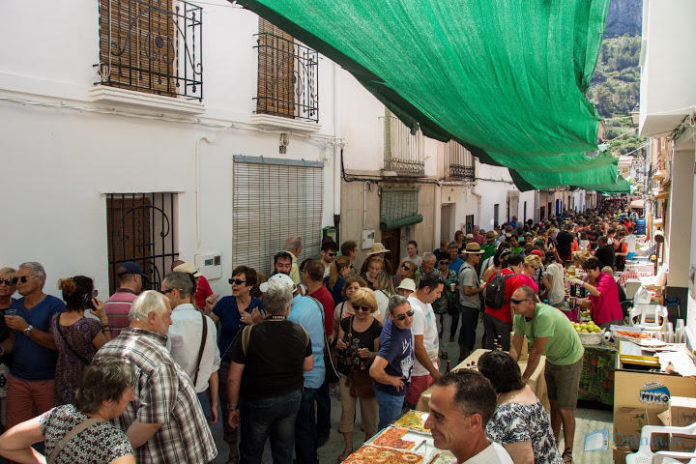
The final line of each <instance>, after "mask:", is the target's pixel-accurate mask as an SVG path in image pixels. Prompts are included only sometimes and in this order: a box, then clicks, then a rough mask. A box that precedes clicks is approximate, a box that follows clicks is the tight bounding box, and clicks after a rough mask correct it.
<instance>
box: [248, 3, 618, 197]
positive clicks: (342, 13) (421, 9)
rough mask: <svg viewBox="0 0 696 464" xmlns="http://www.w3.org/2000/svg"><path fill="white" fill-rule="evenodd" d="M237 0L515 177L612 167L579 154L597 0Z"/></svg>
mask: <svg viewBox="0 0 696 464" xmlns="http://www.w3.org/2000/svg"><path fill="white" fill-rule="evenodd" d="M238 3H240V4H242V5H244V6H246V7H247V8H249V9H251V10H253V11H254V12H256V13H257V14H259V15H260V16H262V17H264V18H266V19H267V20H269V21H270V22H272V23H274V24H276V25H277V26H279V27H280V28H282V29H283V30H285V31H286V32H287V33H289V34H291V35H293V36H294V37H296V38H297V39H299V40H301V41H302V42H304V43H306V44H307V45H309V46H311V47H314V48H315V49H317V50H318V51H319V52H321V53H322V54H324V55H326V56H327V57H329V58H331V59H332V60H333V61H335V62H337V63H338V64H340V65H341V66H343V67H344V68H345V69H346V70H348V71H349V72H350V73H351V74H353V75H354V76H355V77H356V78H357V79H358V81H359V82H360V83H361V84H362V85H363V86H365V88H366V89H367V90H368V91H370V92H371V93H372V94H373V95H374V96H375V97H377V98H378V99H379V100H380V101H381V102H382V103H384V104H385V105H386V106H387V107H388V108H389V109H390V110H391V111H392V112H393V113H394V114H395V115H396V116H397V117H399V119H401V121H403V122H404V123H405V124H406V125H408V126H410V127H411V128H412V129H414V130H415V129H417V128H420V129H421V130H422V131H423V133H424V135H426V136H429V137H432V138H435V139H438V140H443V141H446V140H449V139H452V138H454V139H455V140H457V141H458V142H460V143H461V144H462V145H464V146H466V147H467V148H468V149H469V150H470V151H471V152H472V153H473V154H474V155H475V156H477V157H478V158H479V159H480V160H481V161H482V162H484V163H488V164H494V165H499V166H506V167H509V168H511V169H514V170H515V171H517V172H518V173H519V175H516V176H513V178H514V179H515V182H518V181H519V182H522V179H524V182H525V187H528V186H532V188H549V187H552V186H562V185H571V184H568V183H566V182H565V181H566V180H567V179H573V180H574V183H573V184H572V185H575V186H578V187H582V188H591V186H592V185H598V183H597V179H596V176H600V177H602V179H604V180H607V179H609V178H611V176H612V174H615V173H616V170H615V167H614V168H613V169H612V164H613V163H612V160H611V158H612V157H611V155H610V154H602V155H600V156H596V157H588V156H586V155H585V154H584V153H585V152H593V151H595V150H597V133H598V128H599V122H600V117H599V116H598V114H597V112H596V110H595V108H594V106H593V105H592V104H591V103H590V102H588V101H587V99H586V97H585V93H586V91H587V89H588V86H589V81H590V78H591V76H592V73H593V72H594V68H595V65H596V63H597V59H598V56H599V51H600V46H601V42H602V35H603V32H604V25H605V19H606V13H607V8H608V4H609V0H563V1H549V0H524V1H523V0H496V1H494V2H492V1H490V0H379V1H375V0H350V1H348V0H239V1H238ZM532 173H533V175H532ZM584 173H586V174H587V179H586V181H585V180H583V174H584ZM566 174H567V175H566ZM616 179H617V177H616V176H615V175H614V182H615V181H616ZM559 182H560V183H559ZM554 184H555V185H554ZM518 185H519V184H518ZM602 185H605V186H611V185H613V184H611V182H609V183H608V184H604V183H602Z"/></svg>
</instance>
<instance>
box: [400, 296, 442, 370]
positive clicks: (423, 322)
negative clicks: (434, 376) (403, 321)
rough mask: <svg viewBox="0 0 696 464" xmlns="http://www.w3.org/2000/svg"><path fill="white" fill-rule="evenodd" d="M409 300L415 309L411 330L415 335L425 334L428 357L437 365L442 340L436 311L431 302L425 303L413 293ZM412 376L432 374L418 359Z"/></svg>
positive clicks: (424, 343) (424, 342)
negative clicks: (438, 330)
mask: <svg viewBox="0 0 696 464" xmlns="http://www.w3.org/2000/svg"><path fill="white" fill-rule="evenodd" d="M408 302H409V303H411V308H412V309H413V326H412V327H411V331H412V332H413V336H414V337H415V336H416V335H423V345H424V346H425V350H426V351H427V352H428V358H430V361H431V362H432V363H433V365H434V366H435V367H437V355H438V352H439V350H440V340H439V337H438V333H437V323H436V321H435V313H434V312H433V307H432V305H431V304H425V303H423V302H422V301H421V300H419V299H418V298H416V297H415V294H412V295H411V296H409V297H408ZM411 375H412V376H420V375H430V372H429V371H428V369H426V368H425V367H423V365H422V364H421V363H420V362H418V359H416V360H415V362H414V363H413V372H412V373H411Z"/></svg>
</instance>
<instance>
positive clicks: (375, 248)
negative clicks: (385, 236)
mask: <svg viewBox="0 0 696 464" xmlns="http://www.w3.org/2000/svg"><path fill="white" fill-rule="evenodd" d="M378 253H389V250H387V249H386V248H384V245H382V243H381V242H375V243H374V244H373V245H372V246H371V247H370V251H368V252H367V256H372V255H376V254H378Z"/></svg>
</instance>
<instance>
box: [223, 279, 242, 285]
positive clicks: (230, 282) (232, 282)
mask: <svg viewBox="0 0 696 464" xmlns="http://www.w3.org/2000/svg"><path fill="white" fill-rule="evenodd" d="M227 282H228V283H229V284H230V285H232V284H235V285H244V284H245V283H246V280H242V279H230V280H228V281H227Z"/></svg>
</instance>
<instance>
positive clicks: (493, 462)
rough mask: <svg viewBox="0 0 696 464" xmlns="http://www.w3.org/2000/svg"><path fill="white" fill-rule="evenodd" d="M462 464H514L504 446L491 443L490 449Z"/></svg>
mask: <svg viewBox="0 0 696 464" xmlns="http://www.w3.org/2000/svg"><path fill="white" fill-rule="evenodd" d="M461 464H512V459H511V458H510V455H509V454H508V452H507V451H505V448H503V446H502V445H499V444H498V443H495V442H491V444H490V445H489V446H488V448H486V449H484V450H483V451H481V452H480V453H479V454H477V455H475V456H472V457H470V458H469V459H467V460H466V461H464V462H462V463H461Z"/></svg>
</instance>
